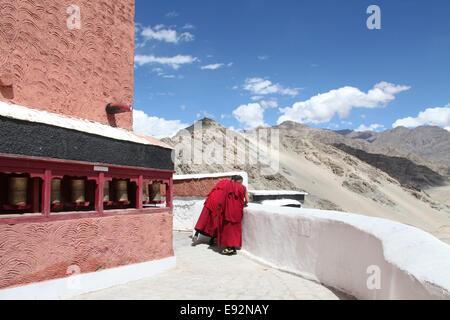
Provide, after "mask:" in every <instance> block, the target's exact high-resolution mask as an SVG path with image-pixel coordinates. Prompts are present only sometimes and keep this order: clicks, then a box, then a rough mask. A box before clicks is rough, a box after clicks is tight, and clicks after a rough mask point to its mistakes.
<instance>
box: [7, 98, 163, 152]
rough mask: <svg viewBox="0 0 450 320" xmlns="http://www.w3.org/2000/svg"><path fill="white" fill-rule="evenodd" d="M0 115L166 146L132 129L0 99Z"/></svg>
mask: <svg viewBox="0 0 450 320" xmlns="http://www.w3.org/2000/svg"><path fill="white" fill-rule="evenodd" d="M0 116H3V117H7V118H12V119H17V120H24V121H29V122H35V123H43V124H47V125H51V126H56V127H61V128H65V129H71V130H76V131H81V132H86V133H90V134H95V135H99V136H103V137H107V138H111V139H116V140H123V141H130V142H135V143H139V144H145V145H156V146H160V147H163V148H168V147H166V146H165V145H164V144H163V143H162V142H160V141H158V140H156V139H155V143H152V142H151V141H150V140H147V139H145V138H142V137H139V136H137V135H136V134H134V133H133V132H132V131H128V130H125V129H121V128H114V127H111V126H108V125H106V124H103V123H99V122H95V121H90V120H86V119H78V118H72V117H67V116H64V115H61V114H56V113H50V112H47V111H43V110H37V109H32V108H28V107H24V106H19V105H16V104H11V103H6V102H3V101H0Z"/></svg>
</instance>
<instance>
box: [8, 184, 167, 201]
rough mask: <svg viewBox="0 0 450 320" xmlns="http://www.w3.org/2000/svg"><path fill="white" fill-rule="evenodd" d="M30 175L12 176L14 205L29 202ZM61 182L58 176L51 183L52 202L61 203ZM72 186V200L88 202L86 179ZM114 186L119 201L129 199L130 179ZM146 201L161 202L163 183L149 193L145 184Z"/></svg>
mask: <svg viewBox="0 0 450 320" xmlns="http://www.w3.org/2000/svg"><path fill="white" fill-rule="evenodd" d="M28 180H29V179H28V177H10V178H9V192H8V203H9V204H10V205H14V206H21V205H26V204H27V194H28ZM61 182H62V179H59V178H56V179H53V180H52V183H51V203H52V204H61V203H62V196H61ZM70 186H71V201H72V202H74V203H83V202H86V181H85V180H84V179H72V180H71V181H70ZM110 186H111V182H110V181H105V184H104V187H103V194H104V196H103V201H104V202H109V201H110ZM114 188H115V190H116V199H117V201H118V202H126V201H128V181H127V180H115V181H114ZM143 194H144V201H152V202H160V201H161V184H160V183H153V184H151V185H149V195H147V191H146V188H145V185H144V188H143Z"/></svg>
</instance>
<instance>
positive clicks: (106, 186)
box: [103, 181, 111, 202]
mask: <svg viewBox="0 0 450 320" xmlns="http://www.w3.org/2000/svg"><path fill="white" fill-rule="evenodd" d="M110 186H111V182H110V181H105V184H104V185H103V202H109V199H110V198H109V189H110Z"/></svg>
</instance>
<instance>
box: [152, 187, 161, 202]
mask: <svg viewBox="0 0 450 320" xmlns="http://www.w3.org/2000/svg"><path fill="white" fill-rule="evenodd" d="M150 201H151V202H160V201H161V184H160V183H152V184H151V187H150Z"/></svg>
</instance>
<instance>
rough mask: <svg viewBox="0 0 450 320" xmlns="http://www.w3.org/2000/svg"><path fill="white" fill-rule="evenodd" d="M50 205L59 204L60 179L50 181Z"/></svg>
mask: <svg viewBox="0 0 450 320" xmlns="http://www.w3.org/2000/svg"><path fill="white" fill-rule="evenodd" d="M51 203H52V204H60V203H61V179H53V180H52V192H51Z"/></svg>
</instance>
